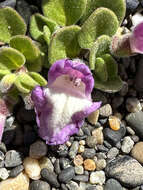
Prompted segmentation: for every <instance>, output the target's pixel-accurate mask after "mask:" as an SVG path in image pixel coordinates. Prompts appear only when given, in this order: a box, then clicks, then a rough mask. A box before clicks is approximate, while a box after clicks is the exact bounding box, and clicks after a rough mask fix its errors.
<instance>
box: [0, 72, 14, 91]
mask: <svg viewBox="0 0 143 190" xmlns="http://www.w3.org/2000/svg"><path fill="white" fill-rule="evenodd" d="M15 80H16V74H14V73H10V74H7V75H5V76H4V77H3V78H2V79H1V81H0V91H1V92H2V93H5V92H7V91H8V90H9V89H10V87H11V86H12V85H13V83H14V81H15Z"/></svg>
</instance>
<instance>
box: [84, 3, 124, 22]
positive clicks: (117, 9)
mask: <svg viewBox="0 0 143 190" xmlns="http://www.w3.org/2000/svg"><path fill="white" fill-rule="evenodd" d="M99 7H105V8H108V9H110V10H112V11H113V12H114V13H115V14H116V16H117V18H118V20H119V23H120V24H121V23H122V21H123V18H124V17H125V11H126V3H125V0H88V1H87V5H86V10H85V12H84V15H83V16H82V18H81V22H82V23H83V22H84V21H85V20H86V19H87V18H88V17H89V16H90V15H91V14H92V13H93V11H94V10H95V9H97V8H99Z"/></svg>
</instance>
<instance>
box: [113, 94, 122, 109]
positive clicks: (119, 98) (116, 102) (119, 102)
mask: <svg viewBox="0 0 143 190" xmlns="http://www.w3.org/2000/svg"><path fill="white" fill-rule="evenodd" d="M123 102H124V98H123V97H122V96H115V97H114V98H113V100H112V107H113V108H114V109H117V108H118V107H120V106H121V105H122V104H123Z"/></svg>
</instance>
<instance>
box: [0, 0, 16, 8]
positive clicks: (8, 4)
mask: <svg viewBox="0 0 143 190" xmlns="http://www.w3.org/2000/svg"><path fill="white" fill-rule="evenodd" d="M15 5H16V0H11V1H9V0H5V1H3V2H1V3H0V7H11V8H15Z"/></svg>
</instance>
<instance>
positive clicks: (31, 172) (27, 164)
mask: <svg viewBox="0 0 143 190" xmlns="http://www.w3.org/2000/svg"><path fill="white" fill-rule="evenodd" d="M23 165H24V169H25V173H26V174H27V175H28V176H29V178H31V179H33V180H38V179H40V172H41V168H40V166H39V162H38V160H36V159H34V158H30V157H26V158H25V159H24V161H23Z"/></svg>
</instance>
